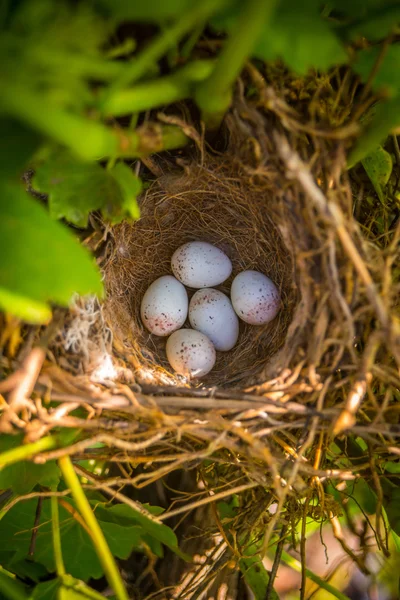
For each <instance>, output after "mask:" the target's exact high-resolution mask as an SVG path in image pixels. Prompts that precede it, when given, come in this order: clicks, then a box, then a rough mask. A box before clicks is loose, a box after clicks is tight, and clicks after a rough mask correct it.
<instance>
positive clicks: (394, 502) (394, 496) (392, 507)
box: [384, 488, 400, 535]
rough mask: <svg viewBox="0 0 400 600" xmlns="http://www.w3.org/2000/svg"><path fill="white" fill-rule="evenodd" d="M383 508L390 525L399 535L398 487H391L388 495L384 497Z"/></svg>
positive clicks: (399, 509) (399, 492) (399, 500)
mask: <svg viewBox="0 0 400 600" xmlns="http://www.w3.org/2000/svg"><path fill="white" fill-rule="evenodd" d="M384 505H385V510H386V514H387V518H388V521H389V524H390V527H391V528H392V529H393V531H394V532H395V533H396V534H397V535H400V488H393V489H392V490H391V492H390V496H389V497H387V498H385V504H384Z"/></svg>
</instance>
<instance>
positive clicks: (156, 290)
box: [140, 275, 189, 336]
mask: <svg viewBox="0 0 400 600" xmlns="http://www.w3.org/2000/svg"><path fill="white" fill-rule="evenodd" d="M188 304H189V301H188V295H187V291H186V290H185V288H184V286H183V285H182V284H181V283H180V281H178V280H177V279H175V277H172V275H164V276H163V277H159V278H158V279H156V280H155V281H153V283H152V284H151V285H150V287H149V288H148V289H147V291H146V293H145V295H144V296H143V300H142V304H141V307H140V315H141V317H142V321H143V324H144V326H145V327H146V329H148V330H149V331H150V332H151V333H154V335H160V336H165V335H169V334H170V333H172V332H173V331H175V330H176V329H179V328H180V327H182V325H183V324H184V322H185V321H186V317H187V314H188Z"/></svg>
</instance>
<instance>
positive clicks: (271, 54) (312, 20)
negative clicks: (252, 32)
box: [255, 0, 347, 74]
mask: <svg viewBox="0 0 400 600" xmlns="http://www.w3.org/2000/svg"><path fill="white" fill-rule="evenodd" d="M255 55H256V56H257V57H258V58H262V59H263V60H272V59H275V58H281V59H282V60H284V61H285V62H286V63H287V65H288V66H289V67H291V68H292V69H293V70H294V71H296V72H297V73H300V74H304V73H306V72H307V71H308V70H309V69H311V68H314V69H320V70H323V71H325V70H327V69H329V67H331V66H333V65H338V64H341V63H346V62H347V54H346V52H345V50H344V48H343V46H342V44H341V43H340V41H339V39H338V38H337V36H336V34H335V32H334V30H333V29H332V27H331V25H330V23H329V22H328V21H325V20H324V19H323V18H322V17H321V15H320V13H319V5H318V3H317V2H313V1H310V0H308V1H306V2H302V3H301V6H300V5H299V3H298V1H297V0H286V1H285V2H281V3H280V4H279V7H278V10H277V13H276V15H275V17H274V18H272V20H271V22H270V23H269V24H267V26H266V27H265V29H264V32H263V35H262V37H261V38H260V39H259V41H258V42H257V44H256V48H255Z"/></svg>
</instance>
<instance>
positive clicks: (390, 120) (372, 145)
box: [347, 96, 400, 168]
mask: <svg viewBox="0 0 400 600" xmlns="http://www.w3.org/2000/svg"><path fill="white" fill-rule="evenodd" d="M399 125H400V97H396V96H395V97H393V98H391V99H389V100H386V101H385V102H381V103H379V104H378V105H377V106H376V109H375V114H374V116H373V118H372V119H371V121H370V123H369V124H368V125H367V126H366V128H365V130H364V131H363V133H362V134H361V136H360V137H359V138H358V140H357V142H356V144H355V146H354V148H353V149H352V151H351V152H350V155H349V158H348V161H347V164H348V168H351V167H354V165H356V164H357V163H358V162H359V161H360V160H362V159H363V158H364V157H365V156H367V155H368V154H370V152H373V151H374V150H375V149H376V148H377V147H378V146H379V145H380V144H381V143H382V142H383V141H384V140H385V138H386V137H387V136H388V134H389V133H390V132H391V131H392V130H393V129H395V128H396V127H398V126H399Z"/></svg>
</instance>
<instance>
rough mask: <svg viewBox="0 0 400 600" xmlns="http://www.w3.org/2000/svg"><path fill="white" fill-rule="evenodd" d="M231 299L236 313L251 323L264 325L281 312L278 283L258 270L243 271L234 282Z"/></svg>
mask: <svg viewBox="0 0 400 600" xmlns="http://www.w3.org/2000/svg"><path fill="white" fill-rule="evenodd" d="M231 300H232V304H233V308H234V309H235V312H236V314H237V315H238V316H239V317H240V318H241V319H242V320H243V321H245V322H246V323H250V325H264V324H265V323H268V322H269V321H272V319H274V318H275V317H276V315H277V314H278V312H279V307H280V295H279V291H278V289H277V287H276V285H275V284H274V283H273V282H272V281H271V280H270V279H269V277H267V276H266V275H263V274H262V273H259V272H258V271H242V273H239V275H236V277H235V279H234V280H233V282H232V288H231Z"/></svg>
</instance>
